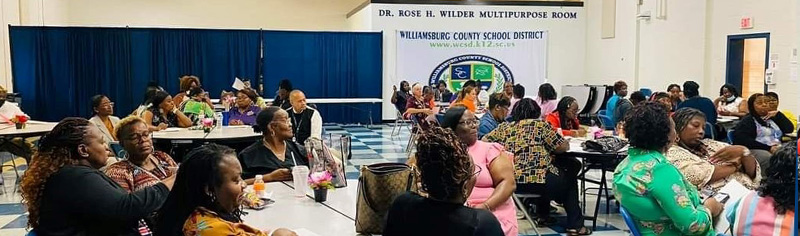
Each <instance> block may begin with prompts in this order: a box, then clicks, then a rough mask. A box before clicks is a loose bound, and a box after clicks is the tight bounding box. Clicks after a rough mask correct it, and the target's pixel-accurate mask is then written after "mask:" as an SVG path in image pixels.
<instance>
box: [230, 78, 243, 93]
mask: <svg viewBox="0 0 800 236" xmlns="http://www.w3.org/2000/svg"><path fill="white" fill-rule="evenodd" d="M231 87H233V88H234V89H236V90H242V89H244V82H242V80H241V79H239V77H236V79H235V80H233V85H231Z"/></svg>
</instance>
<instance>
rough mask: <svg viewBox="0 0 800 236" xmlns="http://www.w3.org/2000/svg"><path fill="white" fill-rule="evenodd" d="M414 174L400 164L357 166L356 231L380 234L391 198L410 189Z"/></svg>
mask: <svg viewBox="0 0 800 236" xmlns="http://www.w3.org/2000/svg"><path fill="white" fill-rule="evenodd" d="M413 181H414V175H413V174H412V169H411V167H409V166H408V165H406V164H403V163H377V164H372V165H367V166H361V176H360V177H359V178H358V195H357V201H356V232H358V233H360V234H383V228H384V227H385V226H386V218H387V213H388V212H389V208H390V207H391V206H392V203H393V202H394V199H395V198H397V197H398V196H400V195H402V194H403V193H405V192H407V191H409V190H411V186H412V183H413Z"/></svg>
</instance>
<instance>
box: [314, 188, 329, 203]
mask: <svg viewBox="0 0 800 236" xmlns="http://www.w3.org/2000/svg"><path fill="white" fill-rule="evenodd" d="M326 200H328V189H327V188H315V189H314V201H316V202H324V201H326Z"/></svg>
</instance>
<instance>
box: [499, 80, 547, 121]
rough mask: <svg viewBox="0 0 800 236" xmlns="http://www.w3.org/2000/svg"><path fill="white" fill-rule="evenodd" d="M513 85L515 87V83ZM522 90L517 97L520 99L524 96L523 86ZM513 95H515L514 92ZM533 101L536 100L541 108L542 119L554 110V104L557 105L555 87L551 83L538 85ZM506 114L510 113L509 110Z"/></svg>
mask: <svg viewBox="0 0 800 236" xmlns="http://www.w3.org/2000/svg"><path fill="white" fill-rule="evenodd" d="M520 86H521V85H520ZM514 87H516V85H515V86H514ZM522 91H523V92H522V95H521V96H519V98H517V99H522V98H523V97H524V96H525V89H524V88H523V90H522ZM514 96H517V95H516V94H515V95H514ZM534 101H536V104H537V105H539V108H541V109H542V119H545V118H547V116H548V115H550V113H553V111H555V110H556V106H558V93H556V89H555V88H553V85H551V84H550V83H544V84H542V85H539V94H538V96H536V99H535V100H534ZM512 108H513V106H512ZM508 114H509V115H510V114H511V112H510V111H509V113H508Z"/></svg>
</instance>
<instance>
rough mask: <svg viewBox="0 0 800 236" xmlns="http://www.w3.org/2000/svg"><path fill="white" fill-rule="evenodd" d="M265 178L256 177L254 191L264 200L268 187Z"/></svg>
mask: <svg viewBox="0 0 800 236" xmlns="http://www.w3.org/2000/svg"><path fill="white" fill-rule="evenodd" d="M263 178H264V176H262V175H256V181H255V182H253V191H255V192H256V196H258V197H260V198H263V197H264V196H265V195H266V192H267V191H266V190H267V188H266V187H267V186H266V185H264V179H263Z"/></svg>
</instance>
